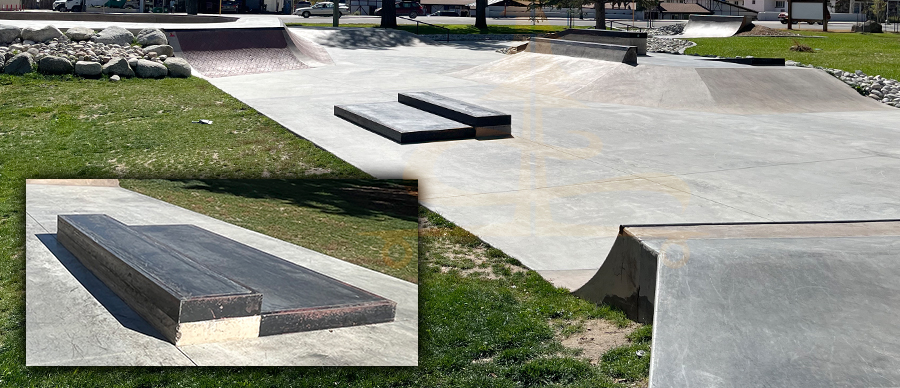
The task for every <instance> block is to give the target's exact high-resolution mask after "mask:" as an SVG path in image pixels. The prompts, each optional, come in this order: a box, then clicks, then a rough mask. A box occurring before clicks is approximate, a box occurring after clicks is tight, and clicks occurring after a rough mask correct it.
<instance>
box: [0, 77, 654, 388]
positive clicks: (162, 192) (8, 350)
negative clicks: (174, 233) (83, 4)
mask: <svg viewBox="0 0 900 388" xmlns="http://www.w3.org/2000/svg"><path fill="white" fill-rule="evenodd" d="M0 95H2V96H3V99H2V101H0V386H11V387H73V386H74V387H104V388H105V387H129V388H132V387H133V388H138V387H141V388H143V387H164V386H180V387H223V386H241V387H335V386H342V387H343V386H353V387H421V386H429V387H430V386H440V387H539V386H548V385H553V386H562V387H597V386H599V387H603V386H631V385H633V384H641V383H642V382H645V380H646V378H647V369H648V368H649V355H645V356H643V357H639V356H637V355H636V350H644V349H649V327H646V326H645V327H644V328H641V329H639V330H638V331H636V332H635V333H636V334H635V333H633V334H632V339H633V342H632V343H631V344H630V345H628V346H625V347H622V348H618V349H613V350H611V351H609V352H607V353H606V354H605V355H604V356H603V361H602V363H601V364H600V365H599V366H598V365H592V364H591V363H590V362H589V361H587V360H585V359H583V358H581V357H580V356H579V353H578V351H576V350H573V349H567V348H564V347H563V346H562V345H561V342H560V339H559V336H560V333H565V334H573V333H577V332H578V331H579V327H580V324H581V323H582V322H584V321H586V320H593V319H607V320H611V321H612V322H614V323H616V324H618V325H624V324H626V323H627V322H628V321H627V320H626V319H625V318H624V316H623V315H622V314H621V312H618V311H615V310H612V309H610V308H608V307H600V306H596V305H593V304H591V303H588V302H585V301H583V300H580V299H578V298H575V297H573V296H571V295H570V294H569V293H568V292H567V291H566V290H561V289H556V288H554V287H553V286H552V285H550V284H549V283H548V282H546V281H544V280H543V279H542V278H541V277H540V276H539V275H538V274H537V273H535V272H533V271H529V270H527V269H526V268H523V267H522V266H521V265H520V264H519V263H518V262H517V261H516V260H515V259H513V258H511V257H508V256H506V255H505V254H504V253H503V252H501V251H499V250H497V249H494V248H491V247H489V246H487V245H485V244H484V243H483V242H481V241H480V240H479V239H478V238H477V237H475V236H473V235H471V234H469V233H468V232H466V231H465V230H462V229H460V228H458V227H456V226H454V225H452V224H450V223H449V222H447V221H446V220H443V219H442V218H440V217H439V216H437V215H436V214H434V213H431V212H428V211H427V210H425V209H423V208H419V209H418V213H419V214H418V216H419V217H420V218H422V219H425V220H427V222H426V223H427V224H426V225H427V226H428V227H427V228H425V229H422V230H421V232H420V238H419V250H418V259H419V260H418V261H419V263H418V276H417V278H410V279H413V280H417V281H418V283H419V287H420V326H419V327H420V365H421V366H420V367H418V368H240V367H235V368H175V367H171V368H84V367H78V368H76V367H32V368H26V367H25V366H24V359H25V348H24V347H25V340H24V333H25V331H24V326H25V308H24V292H25V290H24V278H25V273H24V203H25V198H24V184H25V181H24V180H25V178H176V179H182V178H183V179H199V178H207V179H208V178H222V177H229V178H259V177H270V178H295V177H307V176H309V177H337V178H368V176H367V175H366V174H365V173H363V172H362V171H360V170H358V169H355V168H353V167H352V166H350V165H349V164H347V163H345V162H343V161H341V160H340V159H338V158H336V157H334V156H333V155H331V154H329V153H327V152H325V151H323V150H321V149H319V148H317V147H315V146H314V145H313V144H311V143H309V142H308V141H305V140H303V139H300V138H298V137H296V136H294V135H292V134H290V133H289V132H288V131H287V130H286V129H284V128H282V127H281V126H279V125H278V124H277V123H274V122H273V121H272V120H270V119H268V118H266V117H264V116H262V115H260V114H259V113H257V112H255V111H254V110H253V109H250V108H249V107H247V106H246V105H244V104H242V103H240V102H239V101H236V100H235V99H233V98H231V97H229V96H227V95H226V94H224V93H223V92H221V91H219V90H218V89H216V88H214V87H213V86H211V85H210V84H209V83H207V82H206V81H204V80H201V79H166V80H136V79H129V80H123V81H121V82H119V83H116V84H113V83H109V82H106V81H102V80H100V81H98V80H67V79H62V78H53V77H42V76H37V75H34V76H28V77H21V78H18V77H9V76H0ZM198 119H210V120H213V125H200V124H191V123H190V121H194V120H198ZM122 182H123V183H122V184H123V186H125V187H128V188H131V189H134V190H137V191H140V192H144V193H147V194H148V195H152V196H157V197H159V198H163V199H165V200H167V201H171V202H173V203H176V204H179V205H181V206H185V207H187V208H189V209H192V210H195V211H198V212H200V213H205V214H208V215H210V216H213V217H218V218H220V219H223V220H226V221H229V222H233V223H236V224H238V225H243V226H245V227H248V228H250V229H253V230H257V231H259V232H261V233H264V234H268V235H274V236H278V237H280V236H286V235H288V234H291V233H296V232H295V231H296V230H302V229H303V228H309V227H310V225H308V224H307V225H303V224H298V225H291V224H290V223H288V222H284V221H278V222H264V221H262V220H263V219H264V218H263V217H264V215H266V214H268V215H271V212H272V211H273V210H277V211H279V212H284V213H285V214H289V215H290V217H298V216H300V215H306V216H308V217H313V218H315V217H319V218H318V219H319V220H321V221H320V222H324V223H329V224H335V225H337V224H342V223H344V224H346V225H352V226H353V227H356V228H357V229H358V230H360V231H362V230H364V232H363V233H370V232H372V233H374V234H376V235H377V233H378V232H379V231H378V230H377V229H375V228H372V227H371V226H366V225H364V224H366V223H374V221H375V220H384V221H385V222H387V223H388V224H391V225H392V226H389V227H388V228H387V229H393V228H394V227H404V226H408V225H409V223H410V220H409V219H408V218H402V217H393V216H390V214H393V213H396V212H399V210H398V209H396V205H392V204H390V203H385V201H383V197H382V195H381V194H383V193H382V192H380V191H383V190H385V189H387V188H391V187H394V188H396V187H395V186H392V184H390V183H385V184H383V185H376V187H377V188H378V189H377V190H370V189H363V188H360V187H346V186H344V187H341V186H340V185H341V183H335V185H338V187H339V188H342V190H343V189H346V190H347V192H345V193H341V194H340V195H335V196H331V195H324V194H322V193H312V194H310V195H306V196H302V195H286V194H284V193H283V191H285V190H287V189H290V188H291V186H290V182H276V183H272V184H271V187H270V188H269V189H265V190H262V189H252V188H249V187H244V186H242V185H241V184H239V183H235V184H230V185H228V184H223V183H222V182H216V181H212V180H199V181H194V180H184V181H179V180H175V181H134V180H123V181H122ZM316 185H317V184H316V183H314V182H313V183H309V184H308V185H307V186H309V187H315V186H316ZM320 188H321V187H320ZM320 191H322V192H324V191H325V190H324V189H322V190H320ZM190 197H197V198H190ZM360 201H367V203H368V205H367V206H361V205H360V204H359V202H360ZM373 203H374V205H373ZM338 204H340V205H341V206H338ZM300 205H306V207H309V208H312V210H309V212H307V211H306V210H302V211H301V210H300V209H295V207H302V206H300ZM373 206H374V208H375V211H371V210H370V213H369V214H363V217H362V218H363V220H361V221H359V222H360V223H358V224H353V223H352V222H351V220H350V219H349V218H347V217H345V216H346V215H344V214H341V213H342V212H354V213H356V214H357V215H360V212H362V210H360V208H368V209H372V207H373ZM282 208H283V209H282ZM341 209H343V210H341ZM406 212H407V211H406V210H404V211H403V214H406ZM392 218H397V219H392ZM349 229H353V228H352V227H351V228H349ZM357 237H358V234H354V232H353V231H346V233H345V234H343V235H340V234H339V235H337V236H336V238H338V239H340V241H341V242H340V244H335V245H333V246H329V243H328V241H326V240H318V241H317V240H316V239H311V240H291V239H290V237H286V239H288V240H289V241H295V242H298V243H299V244H312V245H316V246H318V247H320V248H314V249H322V251H323V252H326V253H329V252H331V253H329V254H333V255H336V256H343V257H346V258H347V259H348V260H351V259H352V258H354V257H358V256H360V255H362V253H363V252H371V251H374V250H375V246H377V245H379V244H380V243H381V241H380V240H375V239H371V240H366V239H359V238H357ZM338 245H349V246H338ZM369 265H372V263H369ZM409 271H411V269H410V268H408V267H407V268H404V269H402V270H399V271H398V272H397V273H395V276H399V277H409V276H411V273H410V272H409ZM513 286H515V287H513ZM641 333H643V334H641Z"/></svg>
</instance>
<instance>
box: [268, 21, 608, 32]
mask: <svg viewBox="0 0 900 388" xmlns="http://www.w3.org/2000/svg"><path fill="white" fill-rule="evenodd" d="M285 25H286V26H288V27H331V23H285ZM378 26H379V25H378V24H345V25H342V26H341V27H347V28H378ZM439 26H441V27H443V28H446V29H448V30H450V31H449V32H450V33H451V34H546V33H550V32H557V31H562V30H565V29H566V26H550V25H531V22H528V24H524V23H523V24H520V25H502V26H496V25H492V26H488V28H487V30H483V31H482V30H479V29H477V28H475V26H473V25H471V24H439ZM575 28H590V27H583V26H577V27H575ZM397 29H398V30H401V31H407V32H412V33H416V31H417V30H416V26H415V25H410V24H401V25H398V26H397ZM447 32H448V31H447V30H444V29H441V28H436V27H432V26H429V25H425V24H422V25H419V29H418V33H419V34H423V35H424V34H446V33H447Z"/></svg>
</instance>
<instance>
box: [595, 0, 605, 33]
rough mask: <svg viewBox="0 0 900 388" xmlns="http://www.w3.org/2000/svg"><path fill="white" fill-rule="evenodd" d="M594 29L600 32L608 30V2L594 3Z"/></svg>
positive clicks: (598, 1) (598, 0) (599, 1)
mask: <svg viewBox="0 0 900 388" xmlns="http://www.w3.org/2000/svg"><path fill="white" fill-rule="evenodd" d="M594 20H595V23H594V28H595V29H598V30H605V29H606V2H605V1H601V0H597V1H595V2H594Z"/></svg>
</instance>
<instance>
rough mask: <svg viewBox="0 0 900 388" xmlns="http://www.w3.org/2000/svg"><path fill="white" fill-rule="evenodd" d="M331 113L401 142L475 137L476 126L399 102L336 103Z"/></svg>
mask: <svg viewBox="0 0 900 388" xmlns="http://www.w3.org/2000/svg"><path fill="white" fill-rule="evenodd" d="M334 115H335V116H337V117H340V118H342V119H344V120H347V121H349V122H351V123H353V124H356V125H359V126H360V127H363V128H365V129H367V130H369V131H372V132H375V133H377V134H379V135H381V136H384V137H386V138H388V139H390V140H393V141H394V142H397V143H400V144H408V143H424V142H431V141H442V140H462V139H472V138H474V137H475V128H472V127H471V126H468V125H465V124H463V123H460V122H456V121H453V120H450V119H446V118H444V117H441V116H438V115H435V114H432V113H428V112H425V111H421V110H419V109H416V108H413V107H411V106H408V105H404V104H401V103H399V102H376V103H370V104H356V105H335V106H334Z"/></svg>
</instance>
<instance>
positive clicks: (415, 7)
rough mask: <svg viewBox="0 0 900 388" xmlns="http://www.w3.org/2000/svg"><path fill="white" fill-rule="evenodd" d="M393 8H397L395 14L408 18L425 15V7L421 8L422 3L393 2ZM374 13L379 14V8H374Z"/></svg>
mask: <svg viewBox="0 0 900 388" xmlns="http://www.w3.org/2000/svg"><path fill="white" fill-rule="evenodd" d="M394 9H395V10H397V16H409V18H410V19H415V18H416V16H419V15H425V8H422V5H420V4H419V3H416V2H414V1H401V2H399V3H395V4H394ZM375 15H376V16H381V8H378V9H376V10H375Z"/></svg>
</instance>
